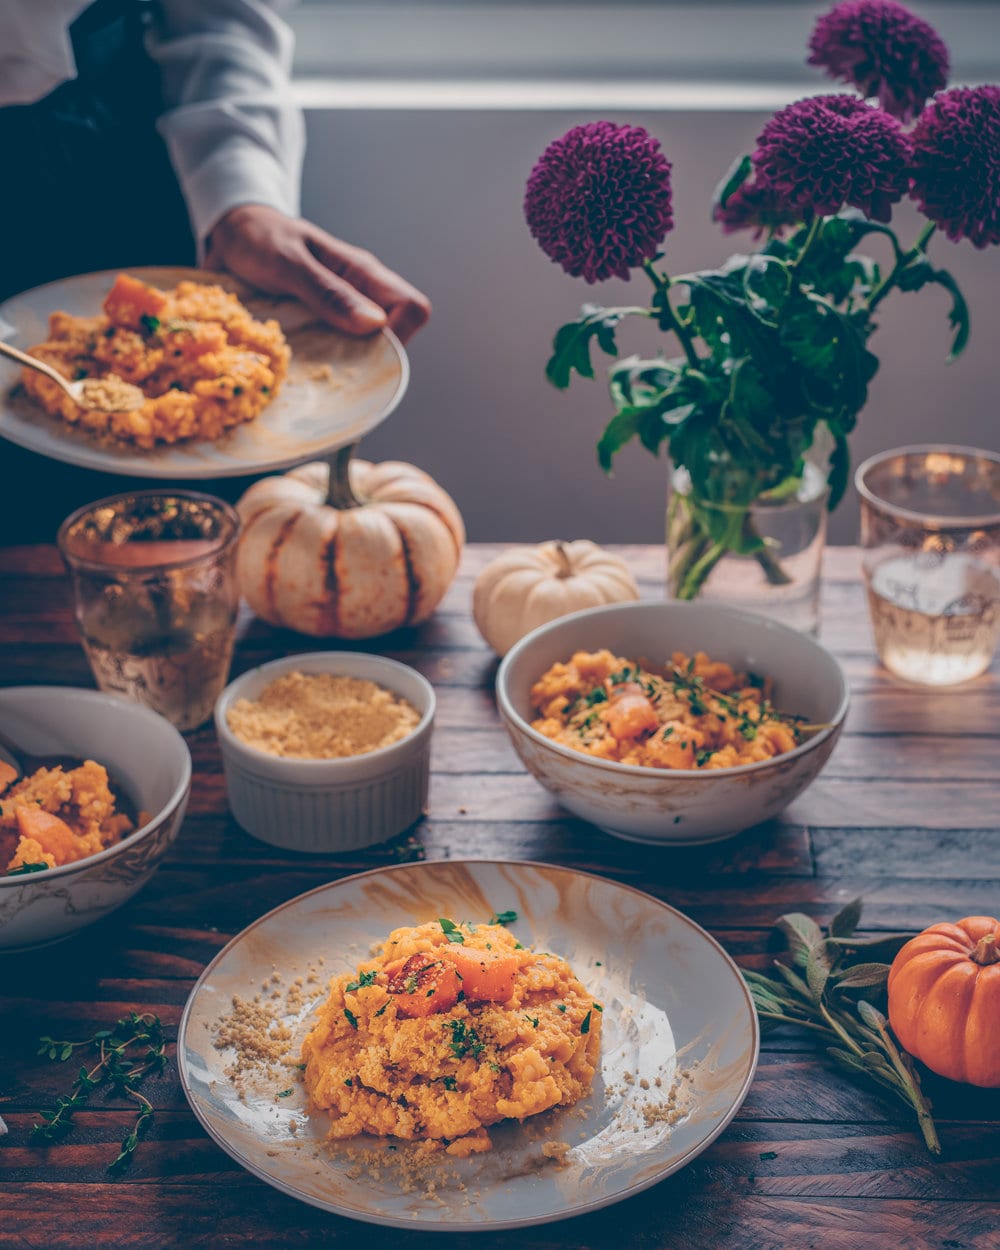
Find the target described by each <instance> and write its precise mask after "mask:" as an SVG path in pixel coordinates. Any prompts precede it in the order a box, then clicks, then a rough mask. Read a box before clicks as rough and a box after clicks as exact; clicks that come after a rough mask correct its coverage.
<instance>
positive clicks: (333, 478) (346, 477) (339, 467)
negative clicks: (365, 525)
mask: <svg viewBox="0 0 1000 1250" xmlns="http://www.w3.org/2000/svg"><path fill="white" fill-rule="evenodd" d="M356 445H357V444H355V443H352V444H351V445H350V446H348V447H341V449H340V450H339V451H338V452H337V453H336V454H335V455H334V456H333V457H332V459H330V460H328V461H327V463H328V464H329V466H330V482H329V485H328V486H327V488H326V502H327V504H328V506H329V507H331V508H336V509H337V511H338V512H343V511H344V510H345V509H346V508H360V507H361V500H360V499H358V498H357V496H356V495H355V494H354V491H352V490H351V456H353V455H354V448H355V446H356Z"/></svg>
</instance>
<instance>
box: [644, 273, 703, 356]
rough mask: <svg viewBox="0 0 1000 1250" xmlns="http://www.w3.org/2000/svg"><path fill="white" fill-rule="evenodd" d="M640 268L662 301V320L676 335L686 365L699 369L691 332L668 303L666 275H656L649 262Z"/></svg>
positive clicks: (668, 280)
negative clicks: (682, 350)
mask: <svg viewBox="0 0 1000 1250" xmlns="http://www.w3.org/2000/svg"><path fill="white" fill-rule="evenodd" d="M642 267H643V269H645V271H646V273H647V274H648V275H649V280H650V282H652V284H653V286H654V287H655V288H656V290H657V291H658V293H659V294H660V296H661V298H662V300H663V319H664V320H665V321H666V322H667V325H668V326H669V328H670V329H671V330H673V332H674V334H676V335H677V339H678V341H679V342H680V345H681V347H682V348H683V349H684V355H685V356H686V357H687V361H688V364H689V365H690V366H691V368H692V369H699V368H700V367H701V360H700V359H699V357H698V353H697V352H696V351H695V349H694V339H693V337H692V335H691V332H690V330H689V329H688V328H687V326H686V325H684V323H683V322H682V321H681V320H680V318H679V317H678V316H677V314H676V313H675V312H674V307H673V305H672V304H671V302H670V286H671V282H670V279H669V278H668V277H667V275H666V274H660V273H657V272H656V269H655V268H654V267H653V262H652V261H651V260H644V261H643V262H642Z"/></svg>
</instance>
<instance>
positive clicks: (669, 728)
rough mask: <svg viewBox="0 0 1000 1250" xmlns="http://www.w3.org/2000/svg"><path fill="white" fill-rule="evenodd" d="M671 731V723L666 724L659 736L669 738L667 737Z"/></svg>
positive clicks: (672, 730) (672, 728)
mask: <svg viewBox="0 0 1000 1250" xmlns="http://www.w3.org/2000/svg"><path fill="white" fill-rule="evenodd" d="M673 732H674V727H673V725H668V726H667V727H666V729H664V731H663V733H662V734H660V737H661V738H669V737H670V735H671V734H672V733H673Z"/></svg>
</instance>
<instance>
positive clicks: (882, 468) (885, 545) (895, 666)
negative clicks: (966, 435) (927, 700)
mask: <svg viewBox="0 0 1000 1250" xmlns="http://www.w3.org/2000/svg"><path fill="white" fill-rule="evenodd" d="M855 485H856V486H857V489H858V494H859V495H860V496H861V546H862V565H863V570H864V576H865V583H866V586H867V590H868V607H869V611H870V613H871V620H872V629H873V632H874V634H875V649H876V651H877V652H878V656H879V659H880V660H881V661H882V663H883V664H884V665H885V667H886V668H887V669H889V671H890V672H891V673H895V674H896V676H897V677H902V678H904V679H905V680H907V681H912V682H917V683H919V684H921V685H926V686H951V685H955V684H956V683H957V682H961V681H967V680H969V679H970V678H972V677H977V676H978V675H979V674H980V673H982V672H984V671H985V670H986V669H987V668H988V667H989V665H990V661H991V660H992V658H993V653H994V651H995V649H996V645H997V640H998V638H1000V455H997V454H995V453H994V452H989V451H978V450H976V449H975V448H971V447H950V446H936V447H935V446H920V447H900V448H898V449H896V450H894V451H885V452H882V453H881V454H880V455H877V456H872V457H871V459H869V460H866V461H865V462H864V464H862V465H860V466H859V467H858V470H857V473H856V474H855Z"/></svg>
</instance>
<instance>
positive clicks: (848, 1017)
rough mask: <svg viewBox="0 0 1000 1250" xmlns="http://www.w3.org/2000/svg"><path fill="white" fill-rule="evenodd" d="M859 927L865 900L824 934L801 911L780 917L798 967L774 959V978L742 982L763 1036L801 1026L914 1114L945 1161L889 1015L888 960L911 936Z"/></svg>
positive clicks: (749, 974)
mask: <svg viewBox="0 0 1000 1250" xmlns="http://www.w3.org/2000/svg"><path fill="white" fill-rule="evenodd" d="M860 920H861V900H860V899H855V900H854V901H853V902H851V903H848V904H847V906H846V907H845V908H844V909H843V910H842V911H840V912H838V913H837V915H836V916H834V918H833V919H832V920H831V922H830V926H829V928H828V930H827V931H826V933H824V932H823V930H822V929H821V928H820V926H819V925H818V924H817V923H816V921H815V920H813V919H812V917H811V916H806V915H803V914H802V913H801V912H791V913H789V914H788V915H785V916H781V917H779V918H778V920H777V921H776V923H775V928H776V929H777V930H778V931H779V932H780V933H781V934H782V935H783V936H784V938H785V940H786V942H787V943H788V954H789V957H790V958H791V964H792V966H791V967H789V965H788V964H787V963H783V962H781V961H779V960H775V962H774V975H773V976H767V975H765V974H764V973H761V972H756V971H753V970H752V969H746V968H744V969H743V970H742V971H743V976H744V979H745V980H746V982H747V984H748V986H749V988H750V993H751V996H752V997H753V1001H754V1006H755V1007H756V1009H757V1015H758V1017H759V1018H760V1023H761V1028H762V1029H763V1030H765V1031H766V1030H768V1029H769V1028H777V1027H779V1026H780V1025H796V1026H798V1027H799V1028H804V1029H808V1030H809V1031H810V1032H811V1033H813V1034H815V1035H817V1037H819V1038H821V1039H822V1040H823V1041H824V1042H825V1043H826V1053H827V1054H828V1055H829V1057H830V1058H831V1059H832V1060H833V1061H834V1063H836V1064H837V1066H838V1067H840V1068H842V1069H843V1070H844V1071H846V1072H848V1073H850V1074H851V1075H852V1076H854V1077H860V1078H862V1079H864V1080H865V1081H866V1082H868V1083H874V1084H875V1085H877V1086H878V1088H879V1090H880V1092H882V1093H883V1094H890V1095H892V1096H893V1097H894V1098H898V1099H899V1100H900V1101H901V1102H903V1103H904V1104H905V1105H906V1106H908V1107H910V1108H911V1110H912V1111H913V1112H914V1113H915V1114H916V1117H917V1123H918V1125H919V1127H920V1131H921V1133H922V1134H923V1138H924V1142H925V1143H926V1145H927V1149H928V1150H929V1151H930V1153H931V1154H932V1155H940V1153H941V1142H940V1141H939V1139H938V1135H937V1129H936V1127H935V1124H934V1119H933V1117H932V1115H931V1106H930V1103H929V1102H928V1101H927V1098H926V1097H925V1095H924V1093H923V1091H922V1089H921V1087H920V1076H919V1074H918V1073H917V1071H916V1069H915V1067H914V1065H913V1060H912V1059H911V1058H910V1056H909V1055H908V1054H907V1053H906V1051H905V1050H903V1049H902V1048H901V1047H900V1046H898V1045H897V1044H896V1042H895V1040H894V1039H893V1037H892V1034H891V1033H890V1030H889V1021H888V1019H887V1018H886V1015H885V1010H886V982H887V980H888V977H889V968H890V964H889V963H886V962H883V960H891V959H892V958H893V957H894V956H895V954H896V952H897V951H898V950H899V949H900V948H901V947H902V946H903V944H904V943H905V942H907V941H909V939H910V937H911V936H912V935H910V934H898V935H889V936H886V937H876V938H869V939H865V938H856V937H854V932H855V930H856V929H857V926H858V924H859V923H860ZM879 957H881V958H879Z"/></svg>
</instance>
